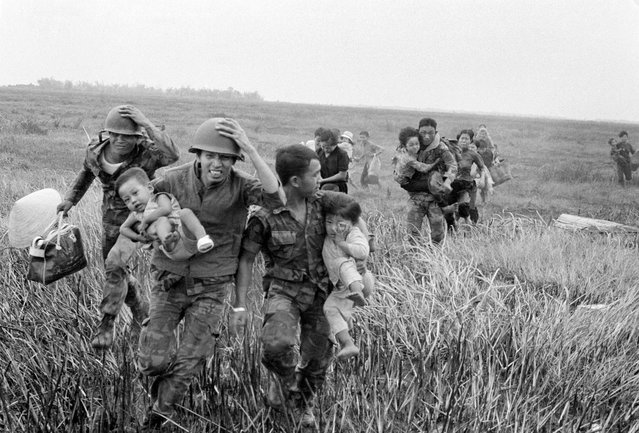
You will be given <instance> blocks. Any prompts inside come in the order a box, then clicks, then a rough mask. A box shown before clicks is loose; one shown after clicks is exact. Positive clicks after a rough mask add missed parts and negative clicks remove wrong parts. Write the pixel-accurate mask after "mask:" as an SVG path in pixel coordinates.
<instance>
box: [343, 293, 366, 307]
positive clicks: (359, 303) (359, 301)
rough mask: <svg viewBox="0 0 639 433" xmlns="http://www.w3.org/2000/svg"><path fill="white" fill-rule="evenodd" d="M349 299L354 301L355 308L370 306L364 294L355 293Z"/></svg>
mask: <svg viewBox="0 0 639 433" xmlns="http://www.w3.org/2000/svg"><path fill="white" fill-rule="evenodd" d="M347 298H348V299H350V300H351V301H353V306H354V307H365V306H367V305H368V301H367V300H366V298H365V297H364V294H363V293H362V292H360V291H354V292H352V293H351V294H349V295H348V296H347Z"/></svg>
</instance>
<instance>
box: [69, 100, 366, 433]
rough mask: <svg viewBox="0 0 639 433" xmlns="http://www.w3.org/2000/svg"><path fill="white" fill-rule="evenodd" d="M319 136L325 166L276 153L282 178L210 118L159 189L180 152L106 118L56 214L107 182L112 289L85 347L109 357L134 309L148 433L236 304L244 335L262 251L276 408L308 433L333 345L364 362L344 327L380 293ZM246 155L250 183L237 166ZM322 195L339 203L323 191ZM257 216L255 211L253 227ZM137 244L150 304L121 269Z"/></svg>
mask: <svg viewBox="0 0 639 433" xmlns="http://www.w3.org/2000/svg"><path fill="white" fill-rule="evenodd" d="M103 133H104V134H105V135H103ZM319 138H320V140H319V142H320V146H321V147H322V149H321V150H322V151H321V152H319V154H318V153H317V152H316V151H315V150H311V149H309V148H307V147H306V146H304V145H291V146H285V147H282V148H279V149H278V150H277V154H276V158H275V171H276V173H277V175H276V174H275V173H273V172H272V170H271V169H270V168H269V166H268V165H267V164H266V162H265V161H264V160H263V159H262V157H261V156H260V155H259V153H258V152H257V150H256V148H255V147H254V146H253V145H252V144H251V142H250V141H249V139H248V137H247V135H246V133H245V131H244V130H243V129H242V127H241V126H240V125H239V123H238V122H237V121H236V120H234V119H228V118H212V119H209V120H207V121H205V122H204V123H202V124H201V125H200V126H199V128H198V129H197V131H196V132H195V135H194V137H193V139H192V141H191V144H190V148H189V152H191V153H194V154H195V159H194V160H193V161H191V162H188V163H185V164H183V165H180V166H177V167H173V168H169V169H167V170H166V171H165V172H164V174H163V175H162V176H161V177H157V178H156V177H155V171H156V170H157V169H158V168H160V167H165V166H168V165H170V164H172V163H174V162H176V161H177V160H178V159H179V156H180V152H179V149H178V147H177V146H176V145H175V143H174V142H173V141H172V140H171V138H170V137H169V136H168V135H167V134H166V133H165V132H163V131H161V130H159V129H158V128H156V127H155V126H154V125H153V124H152V123H151V122H150V121H149V120H148V118H147V117H146V116H145V115H144V114H143V113H142V112H141V111H140V110H139V109H137V108H135V107H133V106H129V105H124V106H119V107H115V108H113V109H112V110H111V111H110V112H109V114H108V115H107V118H106V122H105V128H104V131H103V132H102V133H100V135H99V136H98V138H97V139H94V140H92V141H91V142H90V143H89V145H88V147H87V149H86V156H85V159H84V164H83V167H82V169H81V171H80V173H79V174H78V175H77V177H76V179H75V181H74V182H73V184H72V186H71V188H70V189H69V191H68V192H67V194H66V196H65V198H64V200H63V201H62V203H60V205H59V206H58V212H62V213H64V214H65V215H66V214H67V213H68V212H69V211H70V210H71V208H72V207H73V206H75V205H77V203H78V202H79V201H80V200H81V199H82V197H83V196H84V194H85V193H86V191H87V190H88V188H89V186H90V185H91V183H92V182H93V180H94V179H95V178H96V177H97V178H98V179H99V180H100V181H101V183H102V189H103V203H102V213H103V221H102V223H103V238H102V253H103V254H102V255H103V258H104V261H105V270H106V281H105V284H104V290H103V299H102V302H101V304H100V311H101V314H102V317H101V321H100V324H99V327H98V329H97V332H96V334H95V336H94V338H93V339H92V342H91V343H92V345H93V347H95V348H96V349H99V350H103V349H108V348H109V347H110V346H111V345H112V344H113V340H114V326H115V321H116V317H117V315H118V313H119V311H120V309H121V307H122V305H123V304H126V305H128V306H129V307H130V308H131V311H132V316H133V324H132V326H133V328H134V330H135V331H136V333H139V341H138V354H137V359H136V364H137V368H138V370H139V372H140V373H141V374H142V375H144V376H148V377H150V378H152V379H153V380H152V384H151V386H150V388H149V390H148V392H149V395H150V397H151V400H152V407H151V408H149V410H148V412H147V415H146V417H145V419H144V421H143V426H144V428H145V429H149V430H152V429H156V428H158V427H160V426H161V425H162V424H163V423H164V422H165V421H166V420H167V419H170V418H171V417H173V416H174V414H175V409H176V405H177V404H178V403H179V402H180V401H181V399H182V398H183V397H184V394H185V392H186V390H187V387H188V385H189V382H190V381H191V379H192V378H193V377H194V375H195V374H196V373H197V371H198V369H199V368H201V366H202V365H203V363H204V362H205V360H206V359H207V358H208V357H209V356H211V354H212V350H213V348H214V343H215V339H216V338H217V337H218V335H219V332H220V327H221V325H222V323H221V320H222V318H223V316H224V310H225V302H227V298H228V297H229V296H230V294H231V292H234V296H233V301H232V310H231V312H230V324H229V326H230V329H231V330H232V331H233V332H236V333H242V332H244V329H245V327H246V323H247V313H248V312H247V291H248V288H249V286H250V283H251V278H252V273H253V271H252V267H253V262H254V259H255V257H256V255H257V254H258V253H259V252H262V254H263V255H264V258H265V263H266V272H265V275H264V282H265V284H264V287H265V290H266V301H265V305H264V321H263V327H262V331H261V342H262V346H263V353H262V364H263V365H264V366H265V367H266V368H267V369H268V370H269V372H270V373H271V376H270V378H271V380H270V385H269V389H268V395H267V401H268V403H269V404H270V405H271V406H272V407H274V408H279V409H284V410H286V411H287V412H292V413H293V415H294V416H295V417H296V420H297V421H298V422H299V423H300V424H301V425H303V426H306V427H309V426H314V425H315V417H314V413H313V402H314V396H315V394H316V392H317V391H318V390H319V388H320V387H321V386H322V384H323V383H324V381H325V378H326V373H327V369H328V367H329V365H330V363H331V360H332V359H333V346H334V345H335V344H337V345H339V348H340V350H339V352H338V354H337V357H338V359H348V358H349V357H352V356H357V353H358V349H357V347H356V345H355V344H354V343H353V340H352V338H351V336H350V334H349V327H350V326H351V321H350V317H351V312H352V308H353V307H355V306H361V305H366V303H367V298H368V296H370V293H371V291H372V290H373V286H374V279H373V277H372V274H371V273H370V271H368V270H367V269H366V259H367V257H368V254H369V251H370V247H369V242H368V239H369V235H368V230H367V227H366V224H365V223H364V222H363V220H362V218H361V213H362V211H361V208H360V206H359V204H357V203H356V202H355V200H354V199H353V198H351V197H350V196H348V195H346V194H343V193H341V192H339V185H340V183H343V182H344V180H343V178H340V177H338V176H335V175H325V176H322V175H321V173H322V170H323V168H322V161H324V162H326V161H327V160H330V164H333V163H334V161H332V160H331V157H330V155H331V150H330V149H331V147H332V150H334V148H335V144H334V143H333V141H332V138H333V134H332V133H330V131H329V133H326V132H325V131H323V132H322V133H321V134H320V135H319ZM324 149H326V150H327V152H326V153H324V152H323V150H324ZM245 156H247V157H248V158H249V159H250V160H251V162H252V163H253V165H254V167H255V169H256V177H253V176H251V175H249V174H247V173H245V172H243V171H241V170H239V169H237V168H236V167H235V163H236V162H237V161H238V160H243V159H244V158H245ZM341 164H342V161H337V162H336V163H335V165H336V166H337V167H338V168H342V165H341ZM331 176H332V178H331ZM327 179H329V180H328V181H327ZM327 184H333V185H337V186H338V188H337V191H330V190H320V188H319V187H320V186H326V185H327ZM324 189H326V188H324ZM250 207H254V208H255V209H257V210H256V211H254V212H252V213H251V216H250V217H249V208H250ZM140 245H150V246H151V247H152V250H153V252H152V258H151V269H150V273H151V277H152V288H151V292H150V299H148V298H147V296H146V295H145V293H144V291H143V290H141V287H140V286H139V284H138V283H137V281H136V280H135V279H134V278H132V277H131V275H130V272H129V270H128V268H127V263H128V262H129V260H130V259H131V257H132V256H133V254H134V252H135V251H136V250H137V248H138V247H139V246H140ZM182 320H184V328H183V332H182V335H181V336H180V338H179V341H178V339H176V329H177V326H178V324H179V323H180V322H181V321H182ZM300 328H301V334H299V335H300V336H299V350H298V349H297V346H298V329H300Z"/></svg>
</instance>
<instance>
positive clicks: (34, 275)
mask: <svg viewBox="0 0 639 433" xmlns="http://www.w3.org/2000/svg"><path fill="white" fill-rule="evenodd" d="M29 255H30V257H31V261H30V263H29V272H28V274H27V278H28V279H29V280H31V281H36V282H38V283H43V284H49V283H53V282H54V281H57V280H59V279H60V278H63V277H66V276H68V275H71V274H73V273H75V272H78V271H79V270H81V269H83V268H84V267H85V266H86V265H87V259H86V256H85V254H84V247H83V245H82V237H81V235H80V229H78V227H76V226H74V225H71V224H67V223H65V222H63V214H62V213H60V216H59V218H58V219H57V220H55V221H54V222H53V223H51V224H50V225H49V227H47V229H46V230H45V231H44V234H43V235H42V236H38V237H36V238H35V239H33V242H32V243H31V247H30V248H29Z"/></svg>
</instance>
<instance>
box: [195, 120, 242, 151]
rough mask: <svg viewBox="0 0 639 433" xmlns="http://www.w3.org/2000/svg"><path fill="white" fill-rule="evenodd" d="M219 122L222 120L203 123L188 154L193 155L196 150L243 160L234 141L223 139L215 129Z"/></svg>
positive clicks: (196, 132)
mask: <svg viewBox="0 0 639 433" xmlns="http://www.w3.org/2000/svg"><path fill="white" fill-rule="evenodd" d="M220 120H222V118H220V117H214V118H212V119H209V120H207V121H205V122H204V123H202V124H201V125H200V127H199V128H197V131H195V136H194V137H193V142H192V144H191V147H190V148H189V152H193V153H195V152H197V151H198V150H204V151H206V152H215V153H220V154H222V155H231V156H235V157H236V158H238V159H241V160H244V157H243V156H242V151H241V150H240V146H238V145H237V143H236V142H235V140H232V139H230V138H228V137H224V136H223V135H222V134H220V132H219V131H218V130H217V129H215V127H216V126H217V124H218V123H219V122H220Z"/></svg>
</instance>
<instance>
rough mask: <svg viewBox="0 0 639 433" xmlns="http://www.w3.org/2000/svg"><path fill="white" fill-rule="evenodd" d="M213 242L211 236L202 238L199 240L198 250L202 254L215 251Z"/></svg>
mask: <svg viewBox="0 0 639 433" xmlns="http://www.w3.org/2000/svg"><path fill="white" fill-rule="evenodd" d="M213 246H214V244H213V240H212V239H211V237H210V236H209V235H206V236H202V237H201V238H200V239H198V240H197V250H198V251H199V252H201V253H206V252H208V251H211V250H212V249H213Z"/></svg>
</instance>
